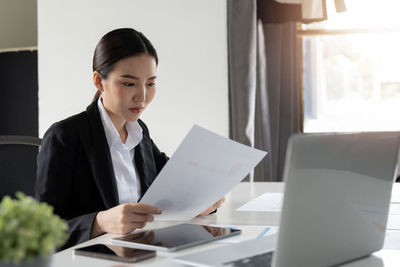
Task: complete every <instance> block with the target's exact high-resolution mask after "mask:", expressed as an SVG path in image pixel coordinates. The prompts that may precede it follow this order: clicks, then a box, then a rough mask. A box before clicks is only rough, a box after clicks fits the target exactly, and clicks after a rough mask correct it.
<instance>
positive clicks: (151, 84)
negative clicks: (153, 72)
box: [147, 83, 156, 86]
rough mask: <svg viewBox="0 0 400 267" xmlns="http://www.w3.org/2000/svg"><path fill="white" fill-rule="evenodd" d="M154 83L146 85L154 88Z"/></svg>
mask: <svg viewBox="0 0 400 267" xmlns="http://www.w3.org/2000/svg"><path fill="white" fill-rule="evenodd" d="M155 85H156V83H148V84H147V86H155Z"/></svg>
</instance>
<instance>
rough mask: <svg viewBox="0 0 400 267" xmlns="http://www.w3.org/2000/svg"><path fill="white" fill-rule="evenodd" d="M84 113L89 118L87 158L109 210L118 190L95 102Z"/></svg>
mask: <svg viewBox="0 0 400 267" xmlns="http://www.w3.org/2000/svg"><path fill="white" fill-rule="evenodd" d="M86 113H87V114H88V116H89V122H90V128H91V133H90V135H91V138H92V142H90V143H91V145H90V147H89V148H88V157H89V161H90V165H91V168H92V171H93V174H94V180H95V183H96V185H97V187H98V190H99V192H100V195H101V198H102V199H103V201H104V204H105V206H106V208H107V209H110V208H112V207H115V206H116V205H118V203H119V200H118V189H117V184H116V179H115V175H114V170H113V164H112V160H111V154H110V149H109V147H108V143H107V139H106V135H105V132H104V128H103V124H102V122H101V118H100V113H99V110H98V107H97V100H95V101H93V103H92V104H90V105H89V106H88V107H87V109H86Z"/></svg>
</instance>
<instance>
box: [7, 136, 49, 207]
mask: <svg viewBox="0 0 400 267" xmlns="http://www.w3.org/2000/svg"><path fill="white" fill-rule="evenodd" d="M41 141H42V140H41V139H40V138H37V137H31V136H15V135H0V199H2V198H3V196H5V195H9V196H11V197H14V196H15V192H17V191H22V192H24V193H25V194H26V195H30V196H34V184H35V179H36V157H37V154H38V151H39V147H40V144H41Z"/></svg>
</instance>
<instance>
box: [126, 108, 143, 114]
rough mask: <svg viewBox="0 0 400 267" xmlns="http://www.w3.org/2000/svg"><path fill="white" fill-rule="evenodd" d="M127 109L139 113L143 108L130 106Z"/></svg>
mask: <svg viewBox="0 0 400 267" xmlns="http://www.w3.org/2000/svg"><path fill="white" fill-rule="evenodd" d="M129 110H130V111H131V112H133V113H140V112H141V111H142V110H143V108H130V109H129Z"/></svg>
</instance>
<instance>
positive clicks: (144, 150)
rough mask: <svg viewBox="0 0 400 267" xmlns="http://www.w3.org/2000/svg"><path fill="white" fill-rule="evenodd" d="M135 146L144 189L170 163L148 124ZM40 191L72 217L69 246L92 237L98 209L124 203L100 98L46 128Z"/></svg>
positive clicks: (56, 209)
mask: <svg viewBox="0 0 400 267" xmlns="http://www.w3.org/2000/svg"><path fill="white" fill-rule="evenodd" d="M138 122H139V124H140V126H141V127H142V129H143V139H142V141H141V142H140V143H139V144H138V145H137V146H136V148H135V157H134V160H135V164H136V167H137V170H138V173H139V177H140V180H141V192H142V194H144V193H145V192H146V190H147V189H148V188H149V186H150V185H151V183H152V182H153V181H154V179H155V178H156V176H157V174H158V173H159V172H160V171H161V169H162V168H163V166H164V165H165V164H166V162H167V160H168V157H167V156H166V155H165V154H164V153H161V152H160V151H159V150H158V148H157V147H156V145H155V144H154V143H153V141H152V140H151V138H150V135H149V131H148V129H147V127H146V125H145V124H144V123H143V122H142V121H141V120H138ZM35 195H36V198H37V199H38V200H40V201H44V202H47V203H48V204H50V205H52V206H53V207H54V212H55V213H56V214H57V215H59V216H60V217H61V218H63V219H65V220H67V222H68V225H69V230H68V232H69V239H68V241H67V243H66V244H65V245H64V246H63V247H62V249H64V248H68V247H70V246H73V245H76V244H78V243H81V242H84V241H87V240H89V239H90V234H91V228H92V223H93V221H94V218H95V217H96V215H97V213H98V212H99V211H102V210H106V209H110V208H112V207H114V206H117V205H118V204H119V200H118V191H117V185H116V180H115V176H114V170H113V165H112V161H111V154H110V149H109V147H108V143H107V139H106V135H105V132H104V128H103V124H102V122H101V118H100V113H99V110H98V107H97V101H94V102H93V103H92V104H90V105H89V106H88V107H87V109H86V111H84V112H82V113H80V114H77V115H75V116H72V117H69V118H67V119H65V120H63V121H60V122H57V123H55V124H53V125H52V126H51V127H50V128H49V129H48V130H47V132H46V133H45V135H44V137H43V141H42V145H41V148H40V152H39V154H38V159H37V178H36V183H35Z"/></svg>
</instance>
